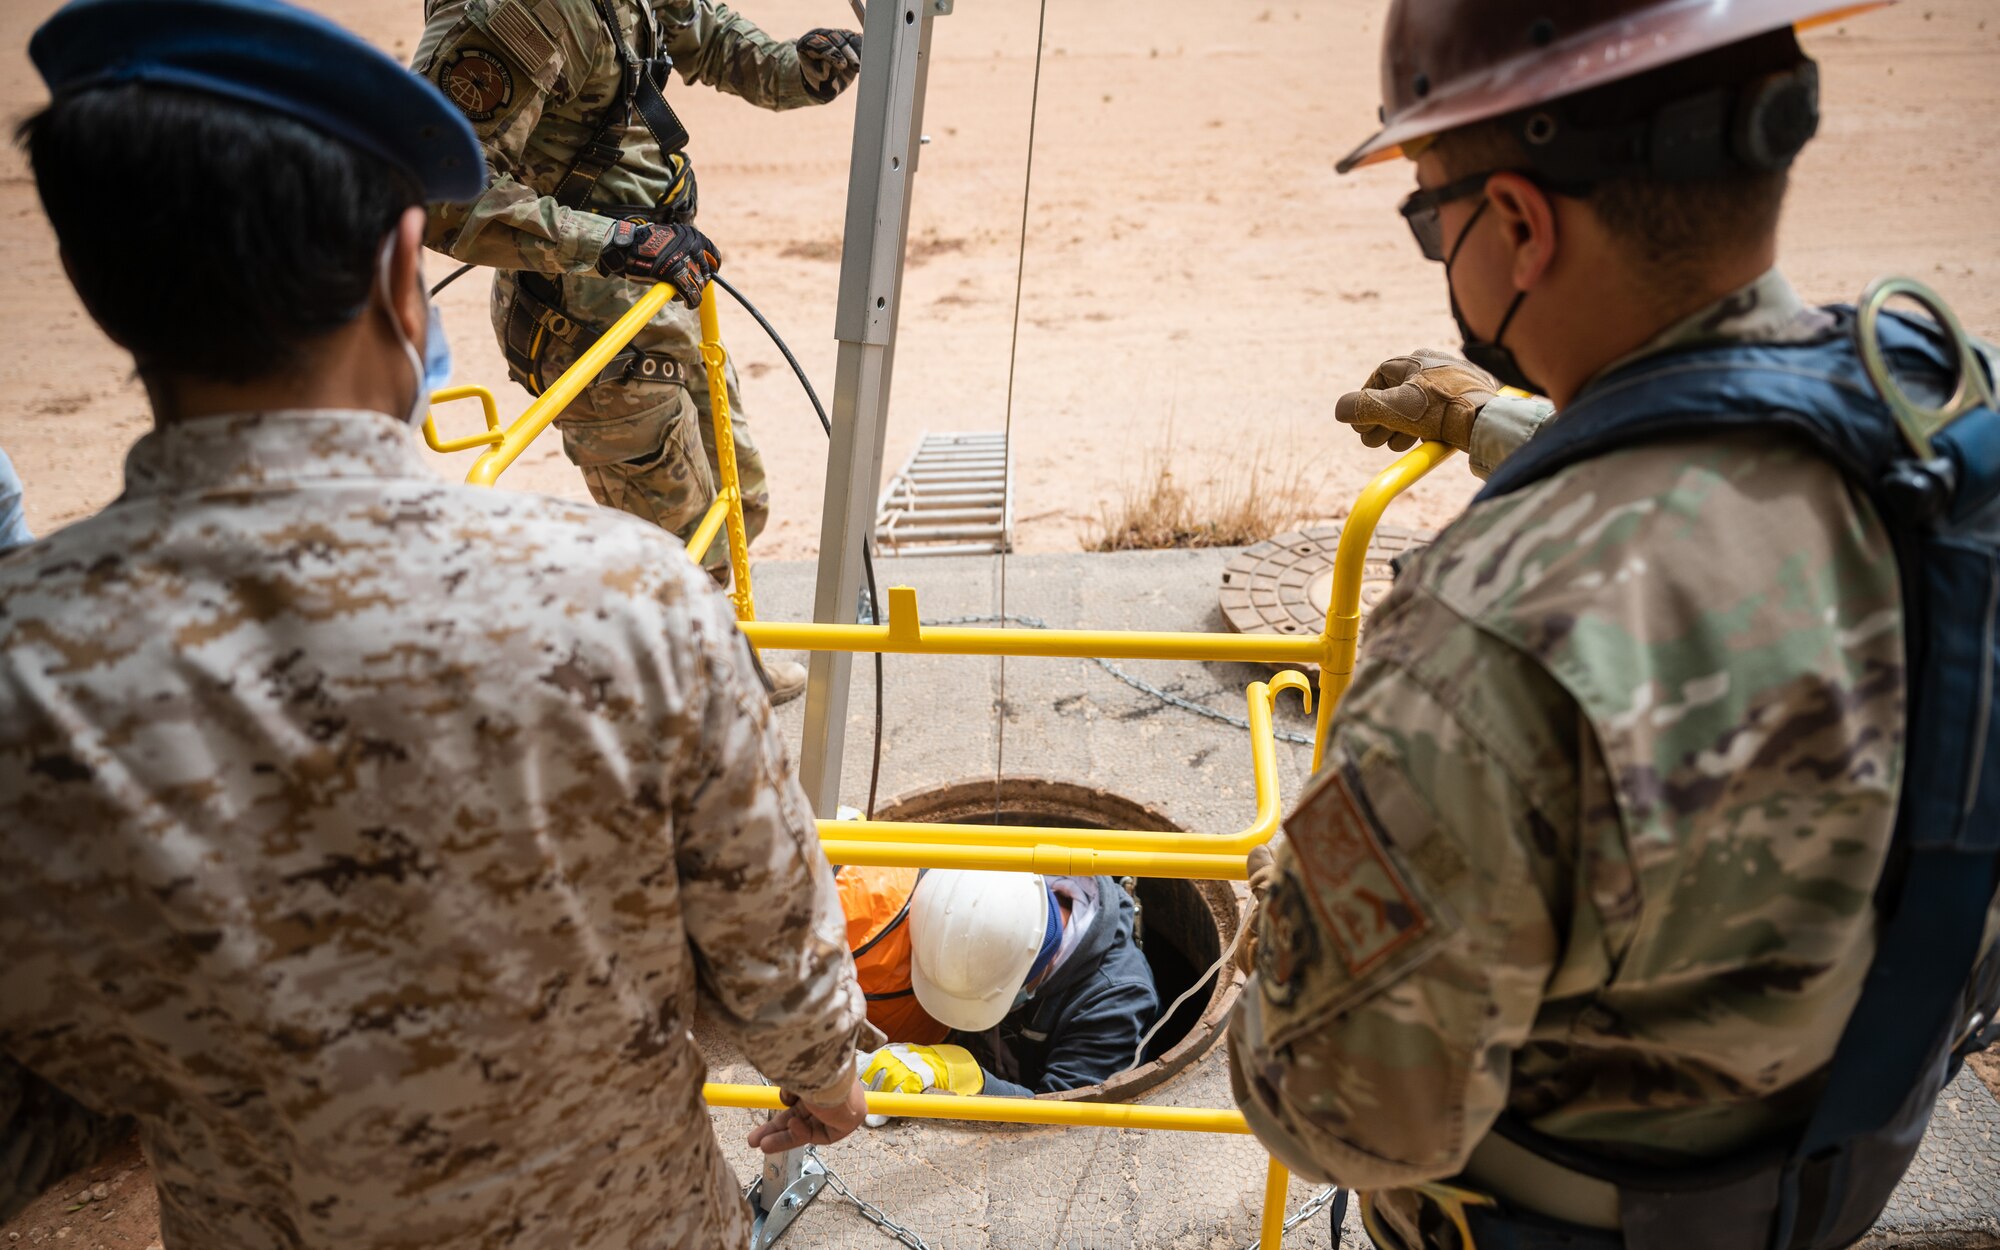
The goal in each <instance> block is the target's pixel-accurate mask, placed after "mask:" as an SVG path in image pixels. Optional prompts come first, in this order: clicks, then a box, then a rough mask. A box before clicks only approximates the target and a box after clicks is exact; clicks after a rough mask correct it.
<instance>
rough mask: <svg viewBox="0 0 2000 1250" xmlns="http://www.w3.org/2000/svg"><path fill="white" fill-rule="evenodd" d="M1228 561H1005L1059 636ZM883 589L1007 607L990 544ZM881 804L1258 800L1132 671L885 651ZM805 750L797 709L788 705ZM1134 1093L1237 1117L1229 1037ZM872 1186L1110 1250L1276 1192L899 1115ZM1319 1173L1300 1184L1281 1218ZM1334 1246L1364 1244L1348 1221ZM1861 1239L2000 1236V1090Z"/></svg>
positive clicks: (1954, 1119) (993, 1129) (1087, 1139)
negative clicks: (1000, 781) (1002, 798)
mask: <svg viewBox="0 0 2000 1250" xmlns="http://www.w3.org/2000/svg"><path fill="white" fill-rule="evenodd" d="M1232 554H1234V553H1232V552H1229V551H1163V552H1135V553H1123V554H1118V555H1046V556H1016V557H1010V558H1009V559H1008V561H1007V565H1006V574H1005V587H1006V588H1005V611H1006V613H1008V614H1011V615H1019V616H1028V617H1035V618H1039V619H1040V620H1042V621H1044V622H1046V623H1047V624H1048V625H1049V626H1051V627H1056V628H1078V627H1088V628H1100V629H1167V630H1220V629H1224V628H1226V626H1225V625H1224V624H1223V622H1222V618H1221V613H1220V611H1219V610H1218V608H1217V597H1216V589H1217V586H1218V582H1219V579H1220V576H1221V572H1222V569H1223V566H1224V565H1225V564H1226V563H1227V562H1228V560H1229V558H1230V556H1231V555H1232ZM877 571H878V573H879V575H880V579H881V584H882V588H883V590H884V591H885V592H886V590H887V589H888V588H889V587H890V586H892V585H901V584H908V585H913V586H915V587H917V590H918V603H919V606H920V608H921V610H922V614H923V618H924V620H925V621H926V622H942V621H944V620H946V619H950V618H960V617H975V616H976V617H993V616H999V615H1000V614H1001V609H1002V597H1001V575H1000V565H999V561H998V560H997V559H995V558H993V557H946V558H935V559H903V560H895V559H887V558H885V559H883V560H881V561H880V564H879V566H878V570H877ZM754 576H755V583H754V585H755V590H756V598H757V609H758V615H759V616H762V617H765V618H767V619H772V620H804V619H808V618H809V616H810V612H811V602H812V586H813V578H814V569H813V566H812V565H810V564H803V563H784V564H768V565H759V566H758V567H757V569H756V570H755V574H754ZM885 664H886V669H885V692H886V697H885V699H884V710H885V729H886V732H885V737H884V750H883V759H882V780H881V786H880V792H881V796H882V799H883V800H884V801H886V800H887V799H888V798H890V797H892V796H894V795H897V794H901V793H904V792H907V791H911V790H916V789H920V788H925V787H928V786H932V785H937V784H942V783H945V782H949V781H956V780H962V779H964V778H967V777H981V776H992V775H993V774H994V772H995V770H996V764H997V766H998V767H999V768H1000V769H1001V770H1002V771H1004V772H1006V773H1007V774H1010V775H1033V776H1042V777H1050V778H1055V779H1058V780H1064V781H1074V782H1078V783H1082V784H1088V785H1097V786H1102V787H1105V788H1107V789H1112V790H1116V791H1117V792H1119V793H1121V794H1123V795H1126V796H1127V797H1130V798H1134V799H1138V800H1140V801H1142V802H1145V803H1147V804H1150V805H1151V806H1153V807H1156V808H1158V809H1160V810H1161V811H1163V812H1165V813H1166V814H1167V815H1168V816H1170V817H1172V818H1173V819H1174V820H1176V821H1177V822H1179V823H1180V824H1181V825H1182V826H1183V827H1185V828H1188V829H1191V830H1195V831H1199V832H1211V833H1233V832H1235V831H1237V830H1238V829H1241V828H1242V827H1243V826H1244V825H1246V824H1248V823H1249V821H1250V819H1251V816H1252V814H1253V808H1254V802H1255V798H1254V788H1253V786H1252V784H1251V775H1250V753H1249V745H1248V738H1247V736H1246V734H1245V733H1244V731H1243V730H1241V729H1238V728H1235V727H1233V726H1230V725H1227V724H1224V723H1222V722H1219V721H1215V720H1209V719H1205V718H1202V717H1199V716H1196V715H1194V714H1191V713H1189V712H1186V711H1183V710H1180V709H1177V708H1174V707H1171V706H1169V705H1168V704H1166V703H1164V702H1162V701H1161V700H1159V699H1158V698H1156V697H1154V696H1153V695H1151V694H1147V693H1142V692H1141V691H1139V690H1137V689H1134V688H1133V687H1132V686H1130V685H1128V684H1126V683H1124V682H1122V681H1120V680H1119V679H1118V678H1117V677H1115V676H1113V675H1112V674H1111V673H1110V672H1108V671H1106V670H1105V669H1104V668H1103V667H1102V666H1100V665H1099V664H1097V663H1096V662H1094V661H1091V660H1042V659H1012V660H1007V661H1005V662H1004V663H1003V662H1002V661H1000V660H999V659H996V658H993V657H985V656H977V657H973V656H967V657H957V656H888V657H885ZM1118 667H1119V668H1120V669H1122V670H1124V671H1125V672H1127V673H1129V674H1130V675H1132V676H1133V677H1136V678H1139V679H1141V680H1143V681H1145V682H1148V683H1151V684H1153V685H1154V686H1156V687H1158V688H1160V689H1163V690H1166V691H1169V692H1171V693H1173V694H1175V695H1178V696H1180V697H1181V698H1184V699H1188V700H1190V701H1192V702H1195V703H1198V704H1201V705H1203V706H1206V707H1210V708H1213V709H1215V710H1216V711H1218V712H1222V713H1224V714H1227V715H1230V716H1235V717H1241V716H1242V715H1243V690H1244V687H1245V686H1246V685H1247V684H1248V683H1249V682H1251V681H1255V680H1258V679H1260V678H1262V677H1265V676H1267V675H1268V673H1267V672H1266V671H1265V670H1262V669H1258V668H1254V667H1251V666H1249V665H1236V664H1205V663H1196V662H1166V661H1130V662H1125V661H1121V662H1119V663H1118ZM873 713H874V707H873V674H872V669H871V660H870V658H869V657H866V656H857V657H856V658H855V664H854V684H853V695H852V698H851V700H850V704H849V723H848V756H847V760H846V767H845V769H844V772H843V779H842V787H841V794H842V797H843V801H844V802H846V803H849V804H851V805H853V806H856V807H859V806H861V805H862V803H863V801H864V800H865V798H866V795H867V786H868V762H869V748H870V742H871V733H872V730H871V722H872V718H873ZM780 715H781V717H782V718H783V720H784V723H785V724H786V726H787V728H788V730H789V731H790V733H791V734H792V735H793V736H794V742H795V743H796V741H797V734H798V732H799V728H800V725H801V724H802V722H803V718H804V708H803V701H800V702H795V703H793V704H791V705H789V706H788V707H785V708H782V709H780ZM1277 724H1278V728H1279V729H1280V731H1281V732H1291V733H1294V734H1297V735H1299V736H1301V737H1310V734H1311V731H1312V720H1311V718H1310V717H1309V716H1307V715H1306V714H1305V713H1304V712H1303V711H1302V710H1301V709H1300V707H1299V704H1298V703H1297V701H1296V700H1295V699H1293V698H1292V697H1291V696H1289V695H1288V696H1286V697H1285V698H1284V700H1283V701H1282V702H1281V704H1280V707H1279V713H1278V716H1277ZM1278 759H1279V772H1280V779H1281V784H1282V787H1283V791H1284V795H1285V798H1286V801H1287V804H1289V802H1290V801H1291V800H1292V799H1293V798H1295V797H1296V796H1297V794H1298V792H1299V789H1300V787H1301V786H1302V785H1303V783H1304V782H1305V780H1306V777H1307V774H1308V770H1309V768H1310V765H1311V750H1310V748H1309V747H1307V746H1303V745H1289V744H1281V745H1280V747H1279V752H1278ZM697 1037H698V1039H699V1041H700V1042H701V1045H702V1049H703V1050H704V1052H705V1053H706V1054H707V1055H708V1056H709V1059H710V1063H711V1065H712V1069H713V1071H712V1073H711V1079H714V1080H722V1081H743V1082H750V1083H755V1082H756V1081H757V1080H758V1079H759V1078H758V1077H757V1076H756V1074H755V1071H754V1070H753V1069H752V1068H751V1067H750V1066H749V1065H748V1064H747V1063H746V1062H745V1061H744V1060H743V1059H742V1057H741V1054H740V1052H739V1051H738V1050H737V1049H736V1048H735V1047H734V1046H733V1045H731V1044H730V1043H729V1042H728V1040H727V1039H726V1038H724V1037H721V1036H720V1035H718V1034H716V1033H715V1031H714V1030H713V1029H711V1028H708V1027H706V1026H703V1027H701V1028H698V1029H697ZM1141 1101H1144V1102H1150V1103H1156V1104H1172V1105H1181V1106H1204V1107H1227V1106H1229V1105H1230V1096H1229V1082H1228V1074H1227V1070H1226V1065H1225V1064H1224V1063H1223V1060H1222V1055H1221V1051H1220V1047H1219V1046H1218V1047H1217V1049H1215V1050H1213V1051H1211V1052H1210V1053H1209V1055H1208V1056H1207V1057H1206V1058H1205V1059H1203V1060H1202V1061H1201V1062H1199V1063H1198V1064H1196V1065H1194V1066H1192V1067H1191V1068H1190V1069H1188V1070H1187V1071H1185V1072H1183V1073H1182V1074H1181V1075H1180V1076H1178V1077H1177V1078H1175V1079H1174V1080H1173V1081H1171V1082H1169V1083H1168V1084H1166V1085H1165V1086H1163V1087H1161V1088H1160V1089H1158V1090H1155V1091H1153V1092H1152V1093H1151V1094H1149V1095H1148V1096H1147V1097H1145V1098H1144V1099H1142V1100H1141ZM712 1118H713V1119H714V1121H715V1124H716V1129H717V1131H718V1133H719V1134H720V1135H721V1137H722V1139H723V1143H724V1145H725V1147H726V1148H727V1149H728V1150H729V1153H730V1158H731V1160H732V1161H733V1162H734V1164H735V1166H736V1170H737V1174H738V1176H739V1177H741V1178H743V1179H744V1180H745V1181H746V1182H748V1181H749V1180H751V1179H753V1178H754V1177H755V1176H756V1175H757V1172H758V1170H759V1163H758V1160H757V1158H756V1156H755V1154H754V1152H752V1151H751V1150H749V1149H748V1148H747V1147H745V1146H743V1145H742V1141H743V1137H744V1135H745V1134H746V1133H747V1132H748V1131H749V1128H750V1125H751V1124H752V1123H753V1121H754V1119H755V1118H756V1116H755V1115H754V1114H753V1113H750V1112H743V1111H727V1110H724V1111H716V1112H713V1113H712ZM822 1156H823V1158H824V1159H825V1161H826V1162H827V1163H828V1164H829V1165H830V1166H831V1167H832V1168H833V1170H834V1171H835V1172H836V1173H837V1174H838V1175H839V1176H840V1177H841V1178H842V1179H843V1180H844V1181H845V1182H846V1183H847V1185H848V1186H849V1187H850V1188H852V1189H853V1190H854V1191H855V1192H856V1193H857V1194H859V1195H860V1196H861V1197H863V1198H865V1199H867V1200H868V1201H870V1202H872V1203H874V1204H876V1205H877V1206H879V1207H880V1208H881V1209H882V1210H883V1211H884V1212H886V1213H887V1215H888V1216H889V1217H890V1218H891V1219H893V1220H895V1221H896V1222H897V1223H899V1224H902V1225H903V1226H905V1227H907V1228H908V1229H910V1230H911V1231H912V1232H914V1233H916V1234H918V1235H919V1236H920V1237H921V1238H922V1239H923V1241H924V1243H925V1244H927V1245H928V1246H930V1247H932V1250H1096V1248H1099V1247H1104V1248H1109V1247H1128V1246H1143V1247H1172V1248H1174V1250H1183V1248H1184V1250H1196V1248H1200V1250H1234V1248H1235V1247H1244V1246H1250V1245H1253V1244H1254V1243H1255V1241H1256V1236H1257V1219H1258V1212H1259V1208H1260V1207H1261V1204H1262V1197H1263V1183H1264V1155H1263V1152H1262V1151H1261V1150H1260V1149H1258V1147H1257V1145H1256V1143H1255V1142H1254V1140H1252V1139H1250V1138H1246V1137H1226V1136H1217V1135H1197V1134H1184V1133H1147V1132H1139V1131H1130V1130H1116V1129H1053V1128H1035V1127H1013V1126H990V1127H988V1126H956V1125H946V1124H919V1123H914V1122H909V1121H901V1122H897V1123H894V1124H892V1125H890V1126H888V1127H886V1128H883V1129H878V1130H867V1129H864V1130H862V1131H861V1132H860V1133H858V1134H856V1135H855V1136H854V1137H852V1138H850V1139H849V1140H847V1141H845V1142H842V1143H840V1144H839V1145H837V1146H834V1147H832V1148H830V1149H828V1150H825V1151H823V1152H822ZM1314 1189H1315V1187H1313V1186H1310V1185H1308V1184H1305V1183H1302V1182H1299V1181H1296V1180H1295V1181H1294V1182H1293V1183H1292V1187H1291V1193H1290V1198H1289V1206H1288V1209H1290V1210H1294V1211H1296V1210H1298V1209H1299V1208H1300V1207H1301V1205H1302V1204H1304V1203H1305V1202H1306V1201H1307V1199H1308V1198H1310V1197H1311V1195H1312V1193H1313V1192H1314ZM1343 1232H1344V1235H1343V1237H1342V1239H1341V1240H1342V1244H1344V1245H1347V1246H1357V1247H1358V1246H1366V1245H1367V1239H1366V1238H1365V1236H1364V1235H1363V1234H1362V1232H1361V1229H1360V1225H1359V1222H1358V1220H1357V1219H1356V1218H1355V1216H1354V1215H1353V1214H1352V1213H1350V1215H1349V1218H1348V1223H1347V1225H1346V1227H1345V1229H1344V1230H1343ZM780 1244H781V1245H786V1246H798V1247H806V1246H813V1247H850V1246H851V1247H856V1248H857V1250H861V1248H873V1247H883V1246H889V1245H893V1244H895V1241H894V1240H893V1239H892V1238H891V1237H890V1236H889V1235H888V1234H887V1233H885V1232H884V1231H883V1230H881V1229H880V1228H878V1227H877V1226H875V1225H874V1224H871V1223H869V1222H868V1221H867V1220H866V1219H864V1218H863V1217H862V1215H861V1214H860V1213H859V1212H858V1211H857V1210H856V1209H855V1207H854V1206H853V1205H852V1204H850V1203H848V1202H846V1201H845V1200H843V1199H842V1198H841V1197H840V1196H839V1195H838V1194H837V1193H835V1192H834V1191H833V1190H832V1189H831V1188H829V1189H828V1190H827V1191H825V1192H823V1193H822V1194H821V1196H820V1197H819V1198H818V1199H817V1200H816V1201H815V1202H813V1203H812V1205H811V1206H810V1207H808V1208H807V1210H806V1211H805V1212H804V1213H803V1214H802V1215H801V1216H800V1217H799V1219H798V1221H797V1222H796V1223H795V1224H794V1225H793V1226H792V1229H791V1230H790V1231H789V1232H787V1234H786V1235H785V1238H784V1239H783V1241H782V1242H781V1243H780ZM1332 1244H1333V1239H1332V1237H1331V1235H1330V1229H1329V1227H1328V1217H1327V1215H1326V1214H1325V1213H1324V1212H1321V1213H1318V1214H1315V1215H1313V1216H1312V1217H1311V1218H1309V1219H1307V1220H1304V1221H1302V1222H1301V1223H1300V1224H1299V1226H1298V1227H1296V1228H1295V1229H1294V1230H1293V1231H1292V1232H1291V1233H1289V1234H1288V1235H1287V1236H1286V1238H1285V1245H1286V1246H1287V1247H1294V1248H1302V1247H1313V1248H1315V1250H1324V1248H1326V1247H1330V1246H1331V1245H1332ZM1863 1244H1864V1245H1869V1246H1891V1245H1893V1246H1909V1245H1921V1246H1926V1247H1940V1248H1943V1247H1950V1248H1953V1250H1957V1248H1971V1247H2000V1103H1996V1101H1995V1100H1994V1098H1993V1096H1992V1094H1991V1093H1989V1092H1988V1091H1987V1089H1986V1087H1985V1086H1984V1085H1982V1084H1980V1083H1979V1081H1978V1080H1977V1079H1976V1078H1974V1077H1973V1076H1972V1075H1971V1074H1970V1073H1966V1074H1961V1076H1960V1077H1959V1079H1958V1080H1957V1081H1956V1082H1955V1083H1954V1084H1953V1085H1952V1086H1951V1087H1950V1088H1949V1089H1948V1090H1947V1091H1946V1093H1945V1097H1944V1098H1943V1099H1942V1100H1941V1101H1940V1105H1939V1108H1938V1115H1937V1119H1936V1121H1935V1122H1934V1123H1933V1125H1932V1129H1931V1132H1930V1135H1929V1137H1928V1138H1927V1140H1926V1142H1925V1145H1924V1148H1923V1151H1922V1153H1921V1154H1920V1155H1919V1157H1918V1161H1917V1164H1916V1166H1915V1167H1914V1168H1913V1169H1912V1171H1911V1174H1910V1176H1909V1177H1908V1178H1906V1180H1905V1182H1904V1185H1903V1187H1902V1188H1901V1189H1900V1190H1899V1191H1898V1192H1897V1195H1896V1198H1895V1201H1894V1202H1893V1203H1892V1204H1891V1206H1890V1208H1889V1210H1888V1211H1887V1212H1886V1213H1885V1214H1884V1217H1883V1219H1882V1221H1881V1224H1880V1225H1879V1226H1878V1228H1877V1230H1876V1232H1875V1233H1874V1234H1873V1235H1871V1237H1870V1238H1869V1239H1868V1241H1867V1242H1864V1243H1863Z"/></svg>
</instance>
